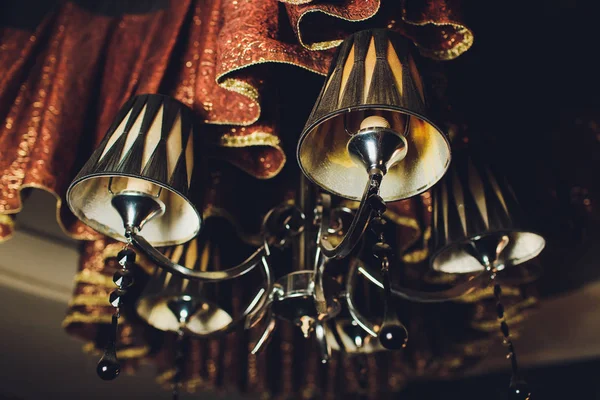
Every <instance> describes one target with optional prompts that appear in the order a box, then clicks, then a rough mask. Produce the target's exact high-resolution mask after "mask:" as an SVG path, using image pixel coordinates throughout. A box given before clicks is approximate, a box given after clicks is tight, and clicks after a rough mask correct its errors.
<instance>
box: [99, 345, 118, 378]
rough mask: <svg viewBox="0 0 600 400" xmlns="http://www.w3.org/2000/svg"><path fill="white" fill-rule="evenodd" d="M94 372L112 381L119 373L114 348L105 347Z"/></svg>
mask: <svg viewBox="0 0 600 400" xmlns="http://www.w3.org/2000/svg"><path fill="white" fill-rule="evenodd" d="M96 373H97V374H98V376H99V377H100V378H101V379H103V380H105V381H112V380H113V379H115V378H116V377H117V376H119V374H120V373H121V364H119V361H118V360H117V355H116V353H115V349H114V348H112V349H106V351H105V352H104V355H103V356H102V358H101V359H100V361H98V366H97V367H96Z"/></svg>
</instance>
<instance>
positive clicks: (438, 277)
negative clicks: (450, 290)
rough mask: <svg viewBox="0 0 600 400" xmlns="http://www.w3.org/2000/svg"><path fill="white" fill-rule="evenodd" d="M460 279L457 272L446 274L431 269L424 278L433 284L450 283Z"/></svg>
mask: <svg viewBox="0 0 600 400" xmlns="http://www.w3.org/2000/svg"><path fill="white" fill-rule="evenodd" d="M456 279H458V276H457V274H445V273H443V272H436V271H430V272H429V273H427V274H425V276H424V277H423V280H424V281H425V282H427V283H430V284H432V285H449V284H452V283H454V282H455V281H456Z"/></svg>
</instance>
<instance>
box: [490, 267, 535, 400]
mask: <svg viewBox="0 0 600 400" xmlns="http://www.w3.org/2000/svg"><path fill="white" fill-rule="evenodd" d="M491 278H492V279H493V280H494V298H495V299H496V315H497V316H498V321H500V331H501V332H502V336H504V344H505V345H506V346H507V347H508V354H507V355H506V358H508V359H510V363H511V370H512V375H511V381H510V387H509V399H510V400H513V399H514V400H529V399H530V398H531V392H530V391H529V388H528V385H527V383H526V382H525V381H524V380H523V379H522V378H521V376H520V375H519V365H518V363H517V354H516V352H515V346H514V344H513V341H512V338H511V336H510V328H509V327H508V324H507V322H506V313H505V310H504V305H503V304H502V287H501V286H500V283H499V282H498V281H497V279H496V274H493V275H491Z"/></svg>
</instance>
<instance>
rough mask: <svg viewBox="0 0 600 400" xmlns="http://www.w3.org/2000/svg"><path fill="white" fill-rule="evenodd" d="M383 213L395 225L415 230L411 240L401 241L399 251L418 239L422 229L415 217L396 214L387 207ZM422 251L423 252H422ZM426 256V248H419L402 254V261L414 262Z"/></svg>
mask: <svg viewBox="0 0 600 400" xmlns="http://www.w3.org/2000/svg"><path fill="white" fill-rule="evenodd" d="M384 215H385V217H387V218H388V219H389V220H390V221H392V222H393V223H395V224H396V225H400V226H404V227H407V228H410V229H414V231H415V234H414V235H413V237H412V238H411V240H406V241H404V242H403V243H402V247H401V248H400V251H401V252H402V251H404V250H406V249H408V248H409V247H411V246H412V245H413V244H415V243H416V242H417V241H418V240H419V237H420V236H421V232H422V230H421V226H420V225H419V221H418V220H417V219H416V218H413V217H406V216H404V215H400V214H397V213H395V212H393V211H391V210H389V209H388V210H387V211H386V212H385V214H384ZM423 252H424V253H425V254H422V253H423ZM413 253H415V254H413ZM427 256H428V252H427V249H420V250H416V251H414V252H411V253H407V254H404V255H403V256H402V259H403V260H404V262H409V263H416V262H420V261H422V260H424V259H425V258H427ZM423 257H424V258H423ZM411 260H415V261H411Z"/></svg>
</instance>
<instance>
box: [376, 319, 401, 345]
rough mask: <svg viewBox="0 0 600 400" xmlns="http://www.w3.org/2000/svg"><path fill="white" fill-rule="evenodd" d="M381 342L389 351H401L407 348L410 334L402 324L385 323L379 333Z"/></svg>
mask: <svg viewBox="0 0 600 400" xmlns="http://www.w3.org/2000/svg"><path fill="white" fill-rule="evenodd" d="M379 342H380V343H381V345H382V346H383V347H385V348H386V349H388V350H400V349H402V348H403V347H406V343H407V342H408V333H407V332H406V328H405V327H404V326H403V325H402V324H397V323H384V324H383V326H382V327H381V330H380V331H379Z"/></svg>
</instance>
